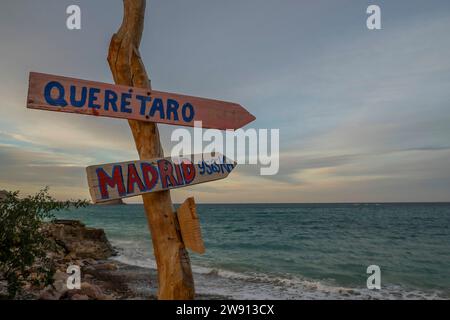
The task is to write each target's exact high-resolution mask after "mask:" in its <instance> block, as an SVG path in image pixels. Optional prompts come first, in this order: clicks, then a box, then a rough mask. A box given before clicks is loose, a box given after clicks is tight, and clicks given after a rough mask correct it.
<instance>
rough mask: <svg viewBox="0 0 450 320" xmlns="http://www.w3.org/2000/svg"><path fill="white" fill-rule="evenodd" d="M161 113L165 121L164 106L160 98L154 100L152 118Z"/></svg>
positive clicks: (151, 111) (151, 110)
mask: <svg viewBox="0 0 450 320" xmlns="http://www.w3.org/2000/svg"><path fill="white" fill-rule="evenodd" d="M156 111H159V114H160V118H161V119H164V104H163V102H162V100H161V99H160V98H156V99H155V100H153V104H152V108H151V109H150V116H151V117H153V116H154V115H155V113H156Z"/></svg>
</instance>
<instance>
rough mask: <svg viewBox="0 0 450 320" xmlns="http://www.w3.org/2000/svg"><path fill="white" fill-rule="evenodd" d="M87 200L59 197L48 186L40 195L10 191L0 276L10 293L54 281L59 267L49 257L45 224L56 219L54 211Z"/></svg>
mask: <svg viewBox="0 0 450 320" xmlns="http://www.w3.org/2000/svg"><path fill="white" fill-rule="evenodd" d="M87 204H88V202H87V201H81V200H78V201H56V200H55V199H53V198H52V197H51V196H50V195H49V193H48V188H45V189H43V190H41V191H39V192H38V193H37V194H36V195H33V196H28V197H25V198H19V192H18V191H16V192H7V193H6V196H5V197H4V198H3V199H2V200H0V280H3V281H5V280H6V282H7V286H8V287H7V288H8V297H9V298H14V297H16V295H17V294H18V293H19V292H20V291H21V289H22V287H23V285H24V284H25V283H26V282H29V283H31V284H33V285H37V286H39V285H48V284H51V283H52V277H53V274H54V272H55V267H54V265H53V263H52V261H51V259H49V258H48V257H47V252H48V250H49V249H51V248H50V246H51V241H50V240H49V239H47V238H46V236H45V234H44V233H43V232H42V230H41V228H42V225H43V223H44V222H45V221H49V220H52V219H54V212H55V211H59V210H63V209H69V208H71V207H75V208H78V207H82V206H86V205H87Z"/></svg>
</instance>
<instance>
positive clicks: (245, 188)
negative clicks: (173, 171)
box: [0, 0, 450, 203]
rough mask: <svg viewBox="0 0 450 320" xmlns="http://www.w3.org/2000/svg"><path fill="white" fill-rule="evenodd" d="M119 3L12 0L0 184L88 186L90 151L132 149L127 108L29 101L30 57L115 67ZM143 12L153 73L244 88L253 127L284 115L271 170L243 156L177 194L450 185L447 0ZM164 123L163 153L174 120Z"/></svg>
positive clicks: (366, 192) (94, 160) (297, 196)
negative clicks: (74, 26) (42, 105)
mask: <svg viewBox="0 0 450 320" xmlns="http://www.w3.org/2000/svg"><path fill="white" fill-rule="evenodd" d="M72 4H76V5H79V6H80V8H81V30H68V29H67V28H66V19H67V17H68V15H67V14H66V8H67V7H68V6H69V5H72ZM371 4H376V5H379V6H380V8H381V21H382V29H381V30H368V29H367V27H366V19H367V17H368V15H367V14H366V9H367V7H368V6H369V5H371ZM122 14H123V7H122V1H120V0H96V1H91V0H79V1H75V0H40V1H33V0H14V1H12V0H11V1H2V4H1V10H0V98H1V105H0V166H1V168H0V189H7V190H21V192H22V193H23V194H28V193H33V192H35V191H37V190H39V189H40V188H42V187H44V186H47V185H48V186H49V187H50V192H51V194H52V195H54V196H55V197H56V198H58V199H67V198H89V192H88V187H87V181H86V174H85V168H86V167H87V166H89V165H96V164H102V163H109V162H122V161H129V160H136V159H138V156H137V152H136V150H135V147H134V144H133V139H132V135H131V132H130V129H129V127H128V124H127V122H126V121H125V120H121V119H109V118H97V117H88V116H80V115H73V114H60V113H52V112H44V111H38V110H30V109H27V108H26V107H25V106H26V95H27V88H28V74H29V72H30V71H36V72H43V73H51V74H56V75H63V76H69V77H74V78H80V79H87V80H93V81H101V82H108V83H113V80H112V76H111V72H110V70H109V66H108V63H107V61H106V56H107V52H108V46H109V41H110V39H111V36H112V34H113V33H114V32H115V31H116V30H117V29H118V27H119V26H120V23H121V21H122ZM145 19H146V20H145V29H144V34H143V38H142V44H141V48H140V52H141V56H142V59H143V61H144V63H145V65H146V68H147V71H148V73H149V76H150V78H151V80H152V85H153V88H154V89H157V90H161V91H170V92H177V93H184V94H188V95H193V96H200V97H208V98H214V99H220V100H226V101H234V102H238V103H240V104H241V105H243V106H245V108H246V109H247V110H249V111H250V112H251V113H252V114H253V115H255V116H256V120H255V121H254V122H252V123H251V124H249V125H247V126H246V127H245V128H256V129H271V128H275V129H279V130H280V171H279V173H278V174H277V175H274V176H261V175H259V168H258V166H255V165H239V166H238V167H237V168H236V170H234V171H233V172H232V173H231V174H230V175H229V176H228V178H227V179H224V180H221V181H217V182H211V183H207V184H202V185H199V186H193V187H188V188H182V189H178V190H174V191H172V192H171V194H172V199H173V201H174V202H182V201H183V200H184V199H185V198H186V197H189V196H195V199H196V201H197V202H198V203H207V202H208V203H215V202H217V203H240V202H248V203H253V202H410V201H420V202H421V201H423V202H425V201H450V105H449V103H450V59H449V57H450V37H449V31H450V2H449V1H448V0H443V1H440V0H431V1H416V0H397V1H380V0H378V1H376V0H372V1H363V0H340V1H335V0H326V1H325V0H314V1H313V0H308V1H306V0H302V1H300V0H284V1H279V0H264V1H262V0H227V1H223V0H189V1H185V0H171V1H167V0H149V1H147V10H146V15H145ZM159 127H160V131H161V141H162V143H163V146H164V148H165V150H166V153H168V152H169V150H170V147H171V145H172V142H170V135H171V132H172V131H173V130H174V129H176V127H174V126H168V125H160V126H159ZM127 201H128V202H139V201H140V197H135V198H131V199H128V200H127Z"/></svg>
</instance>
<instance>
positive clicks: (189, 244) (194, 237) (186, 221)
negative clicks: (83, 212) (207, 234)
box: [177, 198, 205, 254]
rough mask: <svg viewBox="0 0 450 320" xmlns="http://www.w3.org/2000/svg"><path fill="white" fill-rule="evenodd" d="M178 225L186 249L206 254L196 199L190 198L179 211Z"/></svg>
mask: <svg viewBox="0 0 450 320" xmlns="http://www.w3.org/2000/svg"><path fill="white" fill-rule="evenodd" d="M177 218H178V224H179V226H180V232H181V237H182V238H183V242H184V245H185V246H186V248H188V249H190V250H192V251H194V252H196V253H199V254H203V253H205V244H204V243H203V239H202V232H201V230H200V220H199V218H198V215H197V209H196V207H195V201H194V198H188V199H186V201H184V202H183V204H182V205H180V207H179V208H178V209H177Z"/></svg>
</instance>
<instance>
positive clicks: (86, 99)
mask: <svg viewBox="0 0 450 320" xmlns="http://www.w3.org/2000/svg"><path fill="white" fill-rule="evenodd" d="M27 107H28V108H31V109H41V110H50V111H60V112H69V113H80V114H87V115H93V116H102V117H112V118H123V119H130V120H139V121H148V122H158V123H166V124H172V125H180V126H189V127H193V126H194V121H202V127H203V128H213V129H221V130H226V129H238V128H241V127H243V126H244V125H246V124H247V123H249V122H252V121H253V120H255V117H254V116H253V115H252V114H251V113H249V112H248V111H247V110H245V109H244V108H243V107H242V106H241V105H239V104H236V103H232V102H225V101H218V100H212V99H205V98H197V97H191V96H186V95H181V94H175V93H168V92H161V91H155V90H148V89H142V88H134V87H127V86H121V85H112V84H107V83H101V82H93V81H86V80H79V79H73V78H67V77H61V76H54V75H49V74H43V73H35V72H31V73H30V82H29V88H28V100H27Z"/></svg>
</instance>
